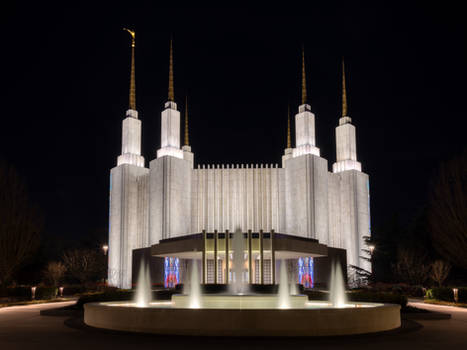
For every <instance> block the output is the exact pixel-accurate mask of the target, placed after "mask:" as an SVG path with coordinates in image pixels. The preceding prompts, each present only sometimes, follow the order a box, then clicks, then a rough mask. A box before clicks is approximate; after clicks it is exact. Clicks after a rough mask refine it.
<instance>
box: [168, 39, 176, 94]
mask: <svg viewBox="0 0 467 350" xmlns="http://www.w3.org/2000/svg"><path fill="white" fill-rule="evenodd" d="M172 41H173V40H172V37H171V38H170V53H169V101H172V102H173V101H174V100H175V97H174V64H173V47H172V45H173V44H172Z"/></svg>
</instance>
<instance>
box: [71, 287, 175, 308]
mask: <svg viewBox="0 0 467 350" xmlns="http://www.w3.org/2000/svg"><path fill="white" fill-rule="evenodd" d="M174 293H175V290H174V289H164V290H153V291H152V299H153V300H170V299H171V298H172V295H173V294H174ZM134 296H135V291H134V290H131V289H107V290H105V291H103V292H94V293H87V294H83V295H81V296H80V297H79V299H78V301H77V302H76V305H77V306H78V308H82V307H83V305H84V304H86V303H96V302H103V301H125V300H133V298H134Z"/></svg>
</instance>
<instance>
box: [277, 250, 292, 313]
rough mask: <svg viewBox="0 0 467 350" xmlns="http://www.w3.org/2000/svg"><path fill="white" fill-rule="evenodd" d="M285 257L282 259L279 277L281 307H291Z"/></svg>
mask: <svg viewBox="0 0 467 350" xmlns="http://www.w3.org/2000/svg"><path fill="white" fill-rule="evenodd" d="M285 265H286V261H285V259H282V260H281V270H280V279H279V308H281V309H288V308H290V293H289V278H288V276H287V267H286V266H285Z"/></svg>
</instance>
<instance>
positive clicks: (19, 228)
mask: <svg viewBox="0 0 467 350" xmlns="http://www.w3.org/2000/svg"><path fill="white" fill-rule="evenodd" d="M42 224H43V221H42V217H41V215H40V214H39V211H38V209H37V208H36V207H35V206H33V205H32V204H31V202H30V200H29V197H28V194H27V190H26V185H25V183H24V181H23V180H22V179H21V178H20V177H19V175H18V173H17V171H16V169H15V168H14V167H12V166H9V165H7V164H6V163H4V162H2V161H0V285H4V284H6V283H7V282H8V281H10V280H11V278H12V277H13V274H14V273H15V272H16V271H17V269H18V268H19V267H20V266H21V265H22V264H23V263H24V262H25V261H26V260H27V259H28V258H29V257H31V256H32V255H33V253H34V252H35V251H36V250H37V248H38V246H39V238H40V232H41V230H42V226H43V225H42Z"/></svg>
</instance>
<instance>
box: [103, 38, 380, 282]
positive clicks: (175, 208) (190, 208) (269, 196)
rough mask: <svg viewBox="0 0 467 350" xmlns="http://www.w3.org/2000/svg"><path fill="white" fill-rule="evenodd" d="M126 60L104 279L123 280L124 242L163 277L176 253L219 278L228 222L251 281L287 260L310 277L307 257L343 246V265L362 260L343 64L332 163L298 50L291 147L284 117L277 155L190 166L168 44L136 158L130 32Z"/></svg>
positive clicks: (169, 277)
mask: <svg viewBox="0 0 467 350" xmlns="http://www.w3.org/2000/svg"><path fill="white" fill-rule="evenodd" d="M131 33H133V32H131ZM132 35H133V39H134V33H133V34H132ZM131 66H132V70H131V85H130V109H129V110H128V111H127V114H126V118H125V119H124V120H123V125H122V154H121V155H120V156H119V157H118V160H117V166H116V167H114V168H113V169H112V170H111V179H110V184H111V185H110V228H109V274H108V281H109V284H110V285H114V286H118V287H121V288H130V287H131V284H132V259H133V251H134V250H136V249H141V248H146V249H150V251H151V255H152V256H157V257H161V258H162V260H161V261H163V264H164V273H163V275H164V284H166V285H171V284H173V283H174V281H175V282H177V283H178V282H180V280H183V273H182V272H180V271H179V270H178V269H175V267H178V268H180V269H182V270H183V268H182V266H184V265H186V264H185V263H184V260H188V259H193V258H195V259H200V260H201V261H202V262H203V263H202V264H201V265H202V269H203V270H202V271H203V274H202V278H203V281H204V282H205V283H225V282H227V276H228V275H229V264H230V263H229V252H230V250H229V249H230V248H229V246H228V241H229V237H230V235H231V234H232V232H235V231H236V230H237V229H239V230H241V232H243V234H244V235H245V237H244V239H245V244H244V247H245V248H244V249H245V266H246V271H247V279H248V281H249V282H251V283H274V282H275V280H276V277H275V270H276V260H278V259H286V260H289V261H290V263H291V265H292V266H294V269H295V271H296V278H297V281H298V279H300V282H301V283H304V284H306V285H307V286H310V285H311V284H312V283H313V281H312V279H313V269H315V270H316V266H313V264H314V260H316V259H319V257H326V256H328V255H330V254H329V251H331V250H332V249H341V250H345V253H346V256H347V258H346V260H347V264H348V265H355V266H358V267H360V268H363V269H365V270H368V271H369V270H370V269H371V267H370V265H369V262H368V260H367V259H365V249H366V246H365V237H366V236H370V208H369V180H368V175H367V174H365V173H363V172H362V171H361V164H360V163H359V162H358V161H357V152H356V132H355V126H354V125H352V123H351V121H352V120H351V118H350V117H349V116H348V115H347V103H346V95H345V74H344V73H343V82H342V83H343V108H342V117H341V118H340V119H339V126H337V128H336V150H337V161H336V162H335V163H334V164H333V166H332V172H330V171H329V170H328V162H327V160H326V159H324V158H322V157H320V150H319V148H318V147H317V145H316V142H315V115H314V114H313V113H312V112H311V106H310V105H309V104H307V95H306V81H305V60H304V56H303V55H302V103H301V105H300V106H299V108H298V113H297V114H296V115H295V145H294V147H292V142H291V131H290V118H289V128H288V136H287V148H286V149H285V151H284V155H283V157H282V164H281V165H280V166H279V165H277V164H227V165H225V164H221V165H197V166H196V167H195V165H194V154H193V153H192V150H191V147H190V146H189V139H188V114H187V111H186V110H185V123H184V124H185V127H184V131H185V132H184V145H182V144H181V118H180V112H179V110H178V107H177V104H176V103H175V101H174V85H173V55H172V43H171V44H170V64H169V94H168V102H166V103H165V107H164V110H163V111H162V114H161V147H160V148H159V149H158V150H157V157H156V158H155V159H153V160H152V161H150V162H149V167H145V161H144V158H143V157H142V156H141V121H140V120H139V119H138V112H137V111H136V106H135V101H134V96H135V93H134V40H133V43H132V65H131ZM312 257H315V258H316V259H312ZM315 262H316V261H315ZM161 264H162V263H161ZM315 265H316V264H315ZM175 276H178V277H175ZM214 276H216V277H214Z"/></svg>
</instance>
